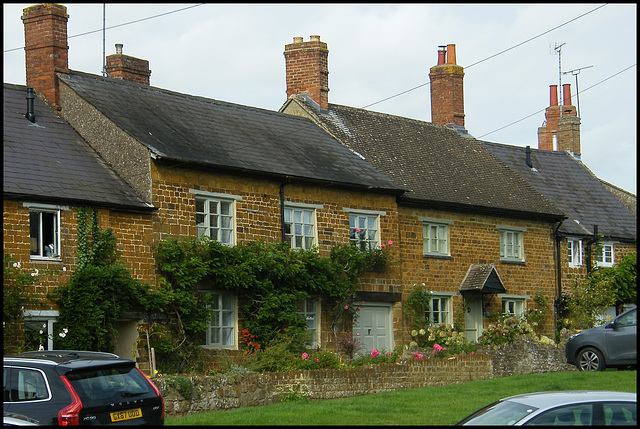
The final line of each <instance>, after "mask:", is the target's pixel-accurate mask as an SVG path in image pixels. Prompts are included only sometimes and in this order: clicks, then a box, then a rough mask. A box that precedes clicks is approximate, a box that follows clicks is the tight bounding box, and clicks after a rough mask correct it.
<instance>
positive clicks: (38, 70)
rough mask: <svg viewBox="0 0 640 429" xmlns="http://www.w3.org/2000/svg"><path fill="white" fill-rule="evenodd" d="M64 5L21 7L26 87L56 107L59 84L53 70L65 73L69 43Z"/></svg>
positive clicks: (67, 69)
mask: <svg viewBox="0 0 640 429" xmlns="http://www.w3.org/2000/svg"><path fill="white" fill-rule="evenodd" d="M68 20H69V15H68V14H67V8H66V7H65V6H62V5H59V4H55V3H45V4H37V5H35V6H30V7H28V8H25V9H24V10H23V14H22V22H23V24H24V50H25V62H26V71H27V79H26V81H27V86H29V87H32V88H35V89H36V90H37V91H38V92H40V93H41V94H42V95H43V96H44V98H45V99H46V101H47V102H48V103H49V104H51V105H52V106H53V107H54V108H55V109H56V110H60V87H59V83H58V78H57V77H56V72H59V73H69V55H68V54H69V45H68V43H67V21H68Z"/></svg>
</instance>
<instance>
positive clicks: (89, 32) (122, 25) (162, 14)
mask: <svg viewBox="0 0 640 429" xmlns="http://www.w3.org/2000/svg"><path fill="white" fill-rule="evenodd" d="M203 4H206V3H199V4H195V5H192V6H187V7H183V8H182V9H176V10H172V11H170V12H164V13H160V14H158V15H153V16H148V17H146V18H140V19H136V20H135V21H129V22H125V23H123V24H117V25H112V26H110V27H106V28H104V29H103V28H100V29H98V30H91V31H87V32H84V33H80V34H74V35H73V36H69V37H68V39H71V38H74V37H80V36H86V35H87V34H93V33H97V32H99V31H103V30H111V29H112V28H118V27H124V26H125V25H130V24H135V23H137V22H142V21H148V20H150V19H154V18H159V17H161V16H165V15H171V14H173V13H177V12H182V11H183V10H187V9H192V8H194V7H198V6H202V5H203ZM19 49H24V46H20V47H19V48H12V49H7V50H6V51H3V52H11V51H17V50H19Z"/></svg>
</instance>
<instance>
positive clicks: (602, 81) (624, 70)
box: [478, 64, 636, 139]
mask: <svg viewBox="0 0 640 429" xmlns="http://www.w3.org/2000/svg"><path fill="white" fill-rule="evenodd" d="M635 66H636V64H632V65H630V66H629V67H627V68H625V69H623V70H620V71H619V72H617V73H614V74H612V75H611V76H609V77H606V78H604V79H602V80H601V81H600V82H597V83H594V84H593V85H591V86H590V87H587V88H585V89H583V90H582V91H580V92H576V96H577V95H578V94H583V93H585V92H587V91H588V90H590V89H591V88H593V87H596V86H598V85H600V84H601V83H604V82H606V81H608V80H609V79H612V78H614V77H616V76H618V75H619V74H621V73H624V72H626V71H627V70H629V69H630V68H633V67H635ZM546 109H547V108H546V107H545V108H544V109H542V110H538V111H537V112H534V113H532V114H530V115H527V116H525V117H524V118H521V119H518V120H517V121H513V122H511V123H510V124H507V125H505V126H504V127H500V128H498V129H496V130H493V131H491V132H488V133H486V134H483V135H481V136H479V137H478V138H479V139H481V138H482V137H484V136H488V135H489V134H493V133H495V132H498V131H500V130H503V129H505V128H507V127H510V126H511V125H514V124H517V123H518V122H522V121H524V120H525V119H528V118H530V117H532V116H535V115H537V114H539V113H541V112H544V111H545V110H546Z"/></svg>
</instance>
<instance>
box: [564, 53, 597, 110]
mask: <svg viewBox="0 0 640 429" xmlns="http://www.w3.org/2000/svg"><path fill="white" fill-rule="evenodd" d="M591 67H593V66H586V67H580V68H579V69H573V70H569V71H566V72H563V73H562V74H569V73H571V74H572V75H573V76H575V77H576V105H577V108H578V118H579V117H580V98H579V96H578V94H580V91H578V75H579V74H580V70H584V69H588V68H591Z"/></svg>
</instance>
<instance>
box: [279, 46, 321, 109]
mask: <svg viewBox="0 0 640 429" xmlns="http://www.w3.org/2000/svg"><path fill="white" fill-rule="evenodd" d="M284 57H285V62H286V74H287V78H286V79H287V98H288V97H290V96H291V95H293V94H307V95H308V96H309V97H310V98H311V99H312V100H313V101H315V102H316V103H318V105H319V106H320V109H321V110H328V108H329V65H328V57H329V49H327V44H326V43H325V42H321V41H320V36H311V40H309V41H308V42H303V41H302V37H294V38H293V43H291V44H288V45H285V48H284Z"/></svg>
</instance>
